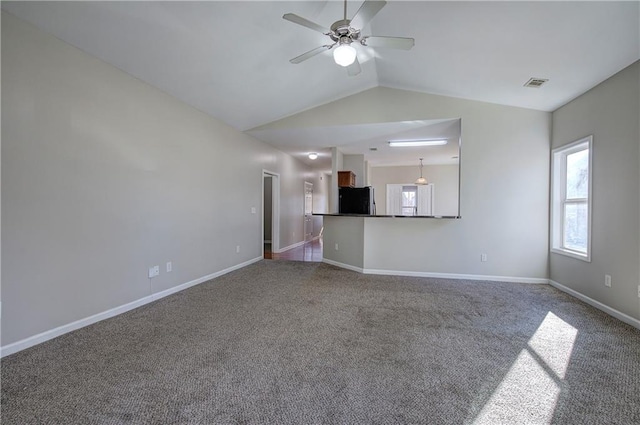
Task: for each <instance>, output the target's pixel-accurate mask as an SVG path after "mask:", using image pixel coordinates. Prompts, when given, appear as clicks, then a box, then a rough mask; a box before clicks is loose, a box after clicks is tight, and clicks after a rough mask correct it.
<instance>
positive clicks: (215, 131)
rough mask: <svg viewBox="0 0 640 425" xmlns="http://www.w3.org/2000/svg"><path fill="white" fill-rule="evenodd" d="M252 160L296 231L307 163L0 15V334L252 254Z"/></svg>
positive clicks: (256, 178) (286, 241) (44, 324)
mask: <svg viewBox="0 0 640 425" xmlns="http://www.w3.org/2000/svg"><path fill="white" fill-rule="evenodd" d="M263 169H267V170H271V171H274V172H277V173H279V174H280V175H281V198H282V201H281V208H280V211H281V214H282V216H281V218H280V223H281V236H280V238H281V246H287V245H291V244H294V243H295V242H298V241H301V240H302V238H303V234H302V227H303V222H302V211H303V181H304V178H305V176H306V175H307V174H308V173H309V169H308V167H307V166H305V165H304V164H302V163H301V162H299V161H297V160H295V159H293V158H292V157H291V156H289V155H286V154H284V153H282V152H280V151H277V150H274V149H273V148H271V147H269V146H268V145H266V144H264V143H262V142H259V141H257V140H255V139H253V138H251V137H249V136H247V135H245V134H243V133H240V132H238V131H236V130H235V129H233V128H231V127H229V126H228V125H226V124H224V123H222V122H221V121H218V120H216V119H213V118H211V117H210V116H207V115H205V114H203V113H201V112H199V111H197V110H195V109H194V108H191V107H189V106H187V105H185V104H183V103H181V102H179V101H178V100H176V99H174V98H172V97H171V96H169V95H167V94H165V93H163V92H161V91H159V90H157V89H155V88H153V87H151V86H149V85H146V84H144V83H142V82H140V81H139V80H137V79H135V78H133V77H131V76H129V75H128V74H125V73H123V72H122V71H120V70H118V69H116V68H114V67H112V66H109V65H107V64H105V63H104V62H102V61H100V60H98V59H96V58H94V57H92V56H89V55H87V54H85V53H83V52H82V51H80V50H78V49H76V48H74V47H71V46H69V45H67V44H65V43H63V42H61V41H60V40H58V39H56V38H54V37H51V36H49V35H46V34H45V33H43V32H41V31H40V30H37V29H35V28H34V27H32V26H30V25H28V24H26V23H24V22H22V21H20V20H18V19H16V18H14V17H12V16H10V15H7V14H5V13H3V14H2V301H3V309H2V310H3V311H2V315H3V320H2V341H1V343H2V345H3V346H5V345H7V344H10V343H13V342H16V341H19V340H22V339H24V338H27V337H30V336H33V335H35V334H38V333H41V332H44V331H47V330H51V329H53V328H56V327H58V326H61V325H64V324H68V323H70V322H73V321H76V320H79V319H83V318H86V317H88V316H91V315H93V314H96V313H99V312H103V311H106V310H109V309H112V308H114V307H117V306H121V305H124V304H126V303H129V302H132V301H135V300H138V299H141V298H144V297H146V296H149V295H151V294H152V293H156V292H159V291H162V290H165V289H168V288H171V287H175V286H177V285H180V284H183V283H186V282H189V281H192V280H194V279H197V278H200V277H202V276H207V275H210V274H213V273H216V272H219V271H221V270H225V269H227V268H230V267H233V266H236V265H238V264H242V263H244V262H247V261H250V260H252V259H256V258H259V257H260V255H261V243H262V241H261V225H262V223H261V222H262V217H260V214H259V211H260V209H261V206H260V202H261V196H262V193H261V192H262V184H263V183H262V170H263ZM252 207H255V208H256V212H257V213H256V214H253V213H252V212H251V208H252ZM294 232H295V236H294ZM237 245H239V246H240V247H241V250H240V253H236V246H237ZM167 261H172V262H173V272H171V273H166V272H165V267H164V265H165V263H166V262H167ZM153 265H160V268H161V273H160V276H158V277H156V278H154V279H152V280H149V279H148V278H147V272H148V267H150V266H153Z"/></svg>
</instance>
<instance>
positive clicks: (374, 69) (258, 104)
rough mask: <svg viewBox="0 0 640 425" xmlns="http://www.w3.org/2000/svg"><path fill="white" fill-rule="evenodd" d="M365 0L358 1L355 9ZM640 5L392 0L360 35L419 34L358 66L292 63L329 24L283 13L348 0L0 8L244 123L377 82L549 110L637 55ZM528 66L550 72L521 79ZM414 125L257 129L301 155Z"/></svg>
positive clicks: (308, 13)
mask: <svg viewBox="0 0 640 425" xmlns="http://www.w3.org/2000/svg"><path fill="white" fill-rule="evenodd" d="M360 4H361V1H359V0H357V1H352V2H349V3H348V5H349V6H348V7H349V12H348V15H349V16H352V15H353V14H354V13H355V11H356V10H357V8H358V7H360ZM639 5H640V3H639V2H638V1H626V2H610V1H606V2H579V1H570V2H520V1H514V2H475V1H474V2H456V1H445V2H433V1H407V2H405V1H390V2H389V3H388V4H387V5H386V6H385V7H384V8H383V9H382V10H381V11H380V13H379V14H378V15H377V16H376V17H375V18H374V19H373V21H372V22H371V24H370V26H371V28H365V29H364V30H363V34H374V35H391V36H407V37H413V38H415V47H414V48H413V49H412V50H410V51H395V50H390V49H382V48H379V49H375V50H373V49H371V48H368V47H363V46H357V48H358V57H359V59H360V61H361V63H362V73H361V74H360V75H358V76H356V77H349V76H347V73H346V71H345V69H344V68H341V67H339V66H338V65H336V64H335V63H334V62H333V60H332V58H331V52H325V53H323V54H320V55H318V56H316V57H313V58H311V59H309V60H308V61H306V62H303V63H301V64H298V65H292V64H291V63H289V59H291V58H293V57H295V56H298V55H299V54H301V53H304V52H306V51H308V50H311V49H312V48H315V47H317V46H320V45H323V44H327V41H328V37H326V36H324V35H323V34H321V33H318V32H314V31H312V30H310V29H307V28H304V27H301V26H299V25H295V24H293V23H291V22H288V21H285V20H283V19H282V15H283V14H284V13H287V12H292V13H295V14H298V15H300V16H303V17H305V18H307V19H310V20H312V21H315V22H317V23H319V24H321V25H324V26H327V27H329V26H330V25H331V24H332V23H333V22H334V21H336V20H338V19H340V18H341V17H342V7H343V5H342V3H341V2H339V1H319V2H317V1H295V2H294V1H282V2H274V1H256V2H248V1H229V2H222V1H209V2H207V1H204V2H5V1H3V2H2V9H3V10H5V11H7V12H9V13H11V14H13V15H16V16H18V17H20V18H22V19H24V20H26V21H29V22H31V23H32V24H34V25H36V26H38V27H40V28H42V29H43V30H45V31H47V32H49V33H51V34H53V35H55V36H56V37H58V38H60V39H62V40H64V41H66V42H67V43H69V44H72V45H74V46H76V47H78V48H80V49H82V50H84V51H86V52H88V53H90V54H92V55H94V56H97V57H99V58H101V59H102V60H104V61H105V62H108V63H110V64H112V65H114V66H116V67H118V68H120V69H122V70H124V71H126V72H128V73H129V74H131V75H133V76H135V77H137V78H139V79H140V80H143V81H145V82H147V83H149V84H151V85H153V86H156V87H158V88H159V89H161V90H163V91H165V92H167V93H169V94H171V95H173V96H175V97H177V98H178V99H181V100H182V101H184V102H186V103H188V104H190V105H192V106H194V107H196V108H198V109H200V110H202V111H204V112H206V113H207V114H209V115H212V116H214V117H216V118H219V119H221V120H223V121H225V122H227V123H228V124H230V125H231V126H233V127H235V128H237V129H239V130H242V131H245V130H250V129H252V128H255V127H258V126H260V125H263V124H267V123H269V122H272V121H275V120H277V119H280V118H283V117H285V116H289V115H293V114H295V113H298V112H300V111H303V110H306V109H310V108H312V107H315V106H318V105H321V104H325V103H328V102H331V101H334V100H337V99H340V98H342V97H345V96H347V95H351V94H355V93H358V92H361V91H363V90H366V89H369V88H371V87H375V86H387V87H393V88H401V89H408V90H415V91H422V92H428V93H435V94H442V95H448V96H453V97H460V98H467V99H474V100H481V101H485V102H492V103H499V104H505V105H512V106H520V107H524V108H532V109H538V110H544V111H552V110H554V109H556V108H558V107H559V106H562V105H563V104H565V103H567V102H568V101H570V100H572V99H573V98H575V97H577V96H579V95H580V94H582V93H584V92H585V91H587V90H588V89H590V88H591V87H593V86H595V85H597V84H598V83H600V82H601V81H603V80H605V79H607V78H608V77H610V76H611V75H613V74H615V73H616V72H618V71H620V70H621V69H623V68H624V67H626V66H628V65H630V64H631V63H633V62H635V61H636V60H638V59H640V33H639V31H640V29H639V27H640V25H639V21H640V9H639ZM530 77H539V78H548V79H549V82H548V83H547V84H546V85H545V86H543V87H542V88H539V89H531V88H525V87H523V84H524V83H525V82H526V81H527V80H528V79H529V78H530ZM423 124H429V125H424V126H422V127H423V128H425V129H427V128H431V125H433V124H434V123H423ZM417 127H420V126H418V125H416V126H414V127H413V128H409V127H406V124H399V123H390V124H388V125H382V124H381V125H379V126H377V127H376V126H369V127H368V128H366V129H365V128H356V127H355V126H352V127H351V128H315V129H307V130H306V132H304V134H303V135H304V139H302V140H305V142H304V143H301V142H300V140H301V139H300V136H301V134H297V133H296V132H295V131H294V130H291V131H290V132H289V133H288V134H279V135H278V134H277V133H274V132H267V131H262V132H261V131H254V132H251V134H253V135H254V136H255V137H258V138H261V139H263V140H265V141H267V142H268V143H271V144H273V145H274V146H276V147H278V148H279V149H281V150H283V151H286V152H290V153H292V154H295V155H296V156H298V157H300V158H301V157H302V155H306V153H308V152H309V151H310V150H318V151H323V152H326V148H327V146H325V145H324V143H323V144H322V145H320V143H322V142H321V141H324V140H327V139H326V138H324V137H319V136H320V135H324V136H326V135H327V134H331V135H332V136H333V140H343V141H345V140H351V141H352V142H354V143H355V141H354V140H353V138H354V137H353V135H352V133H360V134H366V140H361V141H362V142H363V143H364V145H363V146H362V147H361V148H360V149H365V148H366V149H367V150H368V147H369V145H370V144H371V143H374V142H375V140H378V141H379V139H380V137H382V136H383V135H384V137H389V136H390V135H391V134H392V132H393V130H394V129H399V131H404V130H408V129H409V130H410V129H414V130H415V128H417ZM374 130H376V131H378V134H374V133H372V132H374ZM340 131H343V132H344V133H343V134H342V135H337V134H336V132H340ZM350 134H351V135H350ZM337 136H339V137H337ZM423 137H424V136H423ZM354 143H347V144H354ZM349 149H351V151H348V150H349ZM342 150H343V151H345V152H347V151H348V152H347V153H349V152H352V151H353V152H355V151H356V150H357V149H356V148H355V147H354V146H349V147H347V146H343V149H342Z"/></svg>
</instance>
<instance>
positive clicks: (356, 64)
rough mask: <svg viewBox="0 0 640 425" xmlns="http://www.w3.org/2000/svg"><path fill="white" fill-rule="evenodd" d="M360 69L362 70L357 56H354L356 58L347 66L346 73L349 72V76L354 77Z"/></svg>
mask: <svg viewBox="0 0 640 425" xmlns="http://www.w3.org/2000/svg"><path fill="white" fill-rule="evenodd" d="M360 71H362V68H361V67H360V62H359V61H358V57H357V56H356V60H355V61H353V63H352V64H351V65H349V66H348V67H347V74H349V77H355V76H356V75H358V74H360Z"/></svg>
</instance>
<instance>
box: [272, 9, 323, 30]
mask: <svg viewBox="0 0 640 425" xmlns="http://www.w3.org/2000/svg"><path fill="white" fill-rule="evenodd" d="M282 18H283V19H286V20H287V21H291V22H293V23H294V24H298V25H302V26H303V27H307V28H311V29H312V30H314V31H319V32H321V33H323V34H326V33H328V32H329V29H328V28H325V27H323V26H321V25H319V24H316V23H315V22H311V21H310V20H308V19H305V18H303V17H302V16H298V15H296V14H295V13H286V14H284V15H282Z"/></svg>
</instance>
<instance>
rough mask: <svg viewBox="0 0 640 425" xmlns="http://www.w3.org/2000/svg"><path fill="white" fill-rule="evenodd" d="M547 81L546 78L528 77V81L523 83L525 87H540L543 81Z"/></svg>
mask: <svg viewBox="0 0 640 425" xmlns="http://www.w3.org/2000/svg"><path fill="white" fill-rule="evenodd" d="M547 81H549V80H548V79H546V78H529V81H527V82H526V83H524V86H525V87H533V88H534V89H537V88H540V87H541V86H542V85H543V84H544V83H546V82H547Z"/></svg>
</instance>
